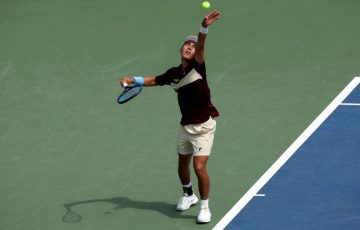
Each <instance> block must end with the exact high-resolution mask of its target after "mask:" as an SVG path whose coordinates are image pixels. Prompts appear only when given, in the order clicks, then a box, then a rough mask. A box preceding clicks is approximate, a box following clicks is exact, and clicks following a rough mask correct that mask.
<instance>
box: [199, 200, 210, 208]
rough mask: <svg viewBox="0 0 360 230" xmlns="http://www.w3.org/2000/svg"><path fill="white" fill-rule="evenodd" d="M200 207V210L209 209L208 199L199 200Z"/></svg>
mask: <svg viewBox="0 0 360 230" xmlns="http://www.w3.org/2000/svg"><path fill="white" fill-rule="evenodd" d="M200 207H201V208H208V207H209V199H207V200H201V201H200Z"/></svg>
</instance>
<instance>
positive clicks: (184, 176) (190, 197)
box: [176, 153, 198, 211]
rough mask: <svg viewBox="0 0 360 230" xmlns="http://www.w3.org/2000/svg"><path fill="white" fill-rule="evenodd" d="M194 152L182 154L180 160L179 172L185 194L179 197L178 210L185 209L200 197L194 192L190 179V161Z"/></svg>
mask: <svg viewBox="0 0 360 230" xmlns="http://www.w3.org/2000/svg"><path fill="white" fill-rule="evenodd" d="M191 158H192V154H186V155H183V154H180V153H179V161H178V173H179V178H180V181H181V184H182V189H183V196H182V197H181V198H180V199H179V201H178V204H177V206H176V210H179V211H184V210H187V209H189V208H190V207H191V206H193V205H194V204H196V203H197V202H198V198H197V197H196V195H195V194H194V192H193V189H192V185H191V180H190V168H189V165H190V162H191Z"/></svg>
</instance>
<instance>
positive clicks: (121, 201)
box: [62, 197, 194, 223]
mask: <svg viewBox="0 0 360 230" xmlns="http://www.w3.org/2000/svg"><path fill="white" fill-rule="evenodd" d="M99 202H105V203H111V204H114V205H115V207H114V208H113V209H114V210H118V209H128V208H132V209H144V210H150V211H156V212H159V213H161V214H163V215H166V216H168V217H170V218H191V219H193V218H194V216H191V215H184V214H183V213H182V212H179V211H176V210H175V205H174V204H169V203H166V202H161V201H136V200H131V199H129V198H127V197H114V198H107V199H94V200H84V201H78V202H73V203H68V204H64V207H65V209H66V214H65V215H64V216H63V218H62V220H63V221H64V222H65V223H76V222H79V221H80V220H81V219H82V217H81V215H80V214H79V213H76V212H74V211H73V210H72V208H73V207H75V206H79V205H87V204H93V203H99ZM107 213H108V214H110V213H111V212H107Z"/></svg>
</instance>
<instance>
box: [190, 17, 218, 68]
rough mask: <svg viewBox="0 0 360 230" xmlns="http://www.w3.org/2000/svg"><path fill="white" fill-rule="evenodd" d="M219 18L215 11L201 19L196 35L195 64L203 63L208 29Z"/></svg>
mask: <svg viewBox="0 0 360 230" xmlns="http://www.w3.org/2000/svg"><path fill="white" fill-rule="evenodd" d="M219 18H220V11H218V10H215V11H213V12H211V13H210V14H208V15H206V16H205V18H204V19H203V21H202V23H201V27H200V31H199V35H198V42H197V44H196V49H195V60H196V62H197V63H199V64H202V63H204V61H205V51H204V50H205V39H206V35H207V33H208V27H209V26H210V25H211V24H213V23H214V22H215V21H216V20H218V19H219Z"/></svg>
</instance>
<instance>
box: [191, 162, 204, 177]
mask: <svg viewBox="0 0 360 230" xmlns="http://www.w3.org/2000/svg"><path fill="white" fill-rule="evenodd" d="M194 171H195V173H196V175H198V176H199V175H200V176H201V175H204V174H206V173H207V172H206V167H205V165H203V164H199V165H194Z"/></svg>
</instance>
